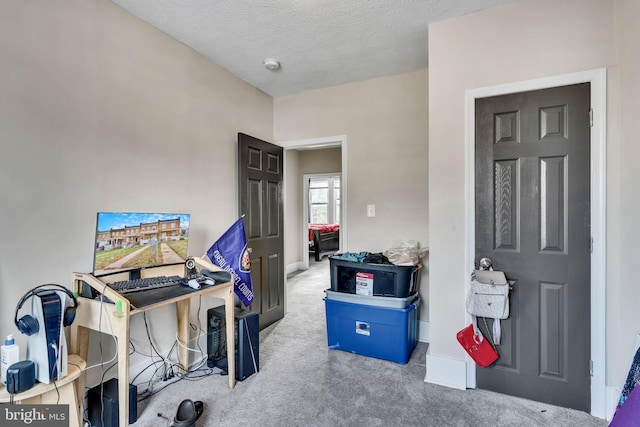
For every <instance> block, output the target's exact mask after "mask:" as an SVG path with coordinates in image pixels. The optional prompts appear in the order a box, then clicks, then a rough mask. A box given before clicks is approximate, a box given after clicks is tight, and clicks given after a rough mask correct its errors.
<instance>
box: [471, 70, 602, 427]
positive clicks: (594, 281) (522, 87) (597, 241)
mask: <svg viewBox="0 0 640 427" xmlns="http://www.w3.org/2000/svg"><path fill="white" fill-rule="evenodd" d="M578 83H590V84H591V107H592V108H593V126H592V127H591V238H592V239H593V240H592V242H593V249H592V252H591V360H592V363H593V376H592V377H591V415H593V416H595V417H598V418H603V419H604V418H605V415H606V414H605V406H606V344H607V343H606V329H605V327H606V258H607V256H606V250H607V246H606V145H607V141H606V119H607V111H606V108H607V102H606V101H607V71H606V69H605V68H601V69H596V70H589V71H583V72H578V73H572V74H563V75H559V76H552V77H545V78H540V79H535V80H526V81H521V82H515V83H508V84H504V85H497V86H490V87H483V88H478V89H470V90H467V91H466V93H465V133H466V135H465V151H466V153H465V173H466V186H465V193H466V194H465V198H466V203H465V217H466V226H465V227H466V228H465V229H466V235H467V238H466V242H465V246H466V247H465V266H466V271H468V272H471V271H472V270H473V268H474V258H475V100H476V98H486V97H490V96H498V95H506V94H510V93H517V92H528V91H532V90H538V89H547V88H552V87H558V86H568V85H572V84H578ZM467 287H468V284H467ZM463 306H464V305H463ZM466 320H467V322H468V323H469V322H471V317H470V316H469V315H468V314H466ZM466 364H467V387H468V388H475V387H476V365H475V363H473V361H472V360H471V358H470V357H468V356H467V357H466Z"/></svg>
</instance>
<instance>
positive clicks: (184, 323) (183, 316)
mask: <svg viewBox="0 0 640 427" xmlns="http://www.w3.org/2000/svg"><path fill="white" fill-rule="evenodd" d="M190 307H191V298H187V299H183V300H180V301H178V302H176V315H177V317H178V340H179V341H180V343H182V345H180V344H178V361H179V362H180V365H181V366H182V369H184V372H187V371H188V370H189V350H187V347H188V346H189V312H190Z"/></svg>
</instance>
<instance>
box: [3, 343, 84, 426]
mask: <svg viewBox="0 0 640 427" xmlns="http://www.w3.org/2000/svg"><path fill="white" fill-rule="evenodd" d="M85 367H86V363H85V361H84V360H83V359H82V358H81V357H79V356H78V355H76V354H70V355H69V358H68V360H67V375H66V376H65V377H64V378H60V379H58V380H56V381H55V383H54V382H53V381H52V382H50V383H49V384H44V383H36V384H35V385H34V386H33V387H31V388H30V389H29V390H26V391H23V392H22V393H16V394H14V395H13V402H14V403H15V404H32V405H52V404H57V403H60V404H67V405H69V426H71V427H80V426H81V425H82V396H83V392H84V390H83V380H82V375H83V374H84V369H85ZM9 402H11V395H10V394H9V393H8V392H7V389H6V388H5V386H4V385H0V403H9Z"/></svg>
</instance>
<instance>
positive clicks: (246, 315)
mask: <svg viewBox="0 0 640 427" xmlns="http://www.w3.org/2000/svg"><path fill="white" fill-rule="evenodd" d="M225 319H226V318H225V314H224V306H222V307H215V308H211V309H209V310H207V353H208V361H207V365H208V366H209V367H214V366H216V367H218V368H220V369H222V370H223V371H226V370H227V365H228V363H227V348H226V345H225V343H226V336H227V335H226V334H227V332H226V331H227V328H226V320H225ZM259 320H260V318H259V315H258V313H256V312H254V311H248V310H241V309H240V308H238V307H236V308H235V311H234V337H235V350H236V354H235V356H236V375H235V376H236V380H237V381H242V380H244V379H245V378H247V377H249V376H250V375H252V374H253V373H255V372H258V371H259V370H260V359H259V337H260V335H259V332H260V322H259Z"/></svg>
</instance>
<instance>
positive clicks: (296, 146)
mask: <svg viewBox="0 0 640 427" xmlns="http://www.w3.org/2000/svg"><path fill="white" fill-rule="evenodd" d="M277 144H278V145H280V146H281V147H283V148H284V150H285V151H284V155H285V162H286V157H287V150H300V149H303V150H313V149H316V148H331V147H341V148H342V152H341V158H342V165H341V168H342V170H341V171H340V249H339V250H340V252H344V248H346V247H347V241H348V240H347V235H348V234H347V230H348V227H347V214H346V213H347V212H348V211H347V205H348V202H349V198H348V197H347V194H348V186H347V177H348V174H347V135H336V136H328V137H324V138H311V139H299V140H292V141H279V142H277ZM315 175H320V174H315ZM331 175H336V174H335V173H334V174H331ZM285 183H286V179H285ZM285 185H286V184H285ZM306 190H308V183H307V187H305V188H303V197H302V199H303V200H304V195H305V194H306ZM308 209H309V207H308V205H307V204H306V203H303V211H305V213H304V214H305V215H306V214H307V213H308ZM304 218H307V216H305V217H304ZM303 223H306V219H305V220H304V221H303ZM301 234H302V239H301V248H302V254H301V255H302V258H301V259H302V264H301V265H300V268H301V269H303V270H306V269H308V268H309V235H308V232H307V233H305V232H304V230H302V233H301Z"/></svg>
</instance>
